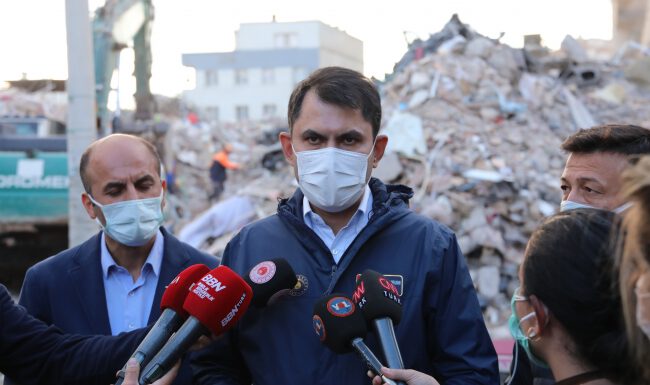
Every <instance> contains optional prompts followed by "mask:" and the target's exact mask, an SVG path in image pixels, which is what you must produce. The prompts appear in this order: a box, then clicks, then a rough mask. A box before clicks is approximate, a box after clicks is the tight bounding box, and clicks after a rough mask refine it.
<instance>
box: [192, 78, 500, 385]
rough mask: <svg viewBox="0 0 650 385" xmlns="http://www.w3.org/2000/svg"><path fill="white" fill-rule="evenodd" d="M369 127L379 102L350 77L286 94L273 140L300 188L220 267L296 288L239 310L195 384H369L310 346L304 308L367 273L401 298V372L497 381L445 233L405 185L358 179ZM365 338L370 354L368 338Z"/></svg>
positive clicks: (380, 140)
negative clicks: (260, 270) (283, 271)
mask: <svg viewBox="0 0 650 385" xmlns="http://www.w3.org/2000/svg"><path fill="white" fill-rule="evenodd" d="M380 121H381V104H380V100H379V94H378V92H377V90H376V88H375V87H374V85H373V84H372V83H371V82H370V80H368V79H367V78H365V77H364V76H363V75H361V74H360V73H358V72H355V71H352V70H348V69H343V68H338V67H329V68H324V69H320V70H318V71H316V72H314V73H313V74H311V75H310V76H309V77H308V78H307V79H306V80H304V81H302V82H301V83H299V84H298V86H297V87H296V89H295V90H294V91H293V94H292V95H291V100H290V103H289V127H290V132H289V133H286V132H285V133H282V134H280V141H281V143H282V148H283V151H284V155H285V157H286V159H287V161H288V162H289V163H290V164H291V165H292V166H293V168H294V171H295V175H296V179H297V180H298V184H299V186H300V188H299V189H298V190H296V192H295V194H294V195H293V197H291V198H290V199H285V200H282V201H281V202H280V204H279V206H278V213H277V214H276V215H273V216H270V217H268V218H265V219H263V220H261V221H258V222H256V223H253V224H252V225H249V226H246V227H245V228H244V229H243V230H242V231H241V232H240V233H239V234H238V235H237V236H236V237H235V238H233V239H232V240H231V241H230V243H229V244H228V246H227V247H226V250H225V252H224V259H223V264H225V265H228V266H230V267H231V268H233V269H234V270H235V271H237V272H238V273H239V274H248V272H249V271H250V269H251V267H253V266H255V265H256V264H258V263H260V262H262V261H264V260H268V259H270V258H278V257H282V258H285V259H287V260H288V261H289V263H290V264H291V266H292V267H293V269H294V270H295V271H296V273H297V275H298V278H299V281H300V285H299V286H298V287H296V288H295V289H294V290H293V291H292V292H291V293H290V295H287V296H285V297H282V298H280V299H278V300H277V302H275V303H273V304H272V305H270V306H267V307H266V308H263V309H249V310H248V313H247V314H246V315H245V316H244V317H243V319H242V320H241V321H240V324H239V326H238V327H237V328H236V329H235V330H234V331H232V332H230V333H228V334H227V335H226V336H225V337H224V338H221V339H220V340H218V341H217V342H216V343H215V344H214V345H213V346H212V347H211V349H209V350H206V351H204V352H202V353H201V354H200V355H198V356H197V357H196V359H195V360H194V362H195V365H194V367H193V368H194V369H195V382H197V383H199V384H206V385H207V384H210V385H216V384H250V383H251V382H252V383H255V384H256V385H265V384H313V383H322V384H334V383H344V384H367V383H369V379H368V378H367V377H366V374H365V369H364V366H363V364H362V363H361V361H360V360H359V359H358V358H357V357H355V356H354V355H351V354H346V355H336V354H335V353H333V352H332V351H330V350H328V349H327V348H326V347H324V346H323V345H321V343H320V342H319V340H318V338H317V336H316V334H315V333H314V331H313V328H312V311H313V306H314V303H315V302H316V301H317V300H318V299H319V298H321V297H322V296H324V295H327V294H330V293H333V292H340V293H345V294H347V295H351V293H352V291H353V290H354V287H355V278H356V276H357V274H359V273H361V272H363V271H364V270H366V269H373V270H376V271H379V272H380V273H382V274H385V275H387V276H389V277H390V279H391V280H392V281H394V282H395V283H396V285H397V286H398V288H399V290H400V291H401V293H402V295H403V297H402V303H403V314H402V319H401V321H400V323H399V325H397V327H396V330H395V331H396V335H397V341H398V343H399V345H400V348H401V352H402V357H403V360H404V365H405V366H406V367H409V368H413V369H416V370H420V371H423V372H426V373H429V374H431V375H433V376H435V377H436V378H437V379H438V380H440V382H442V383H445V384H452V385H453V384H498V381H499V377H498V368H497V359H496V354H495V351H494V348H493V346H492V343H491V341H490V338H489V336H488V333H487V330H486V328H485V324H484V322H483V318H482V316H481V312H480V309H479V305H478V301H477V298H476V293H475V292H474V287H473V285H472V281H471V279H470V276H469V273H468V270H467V267H466V265H465V261H464V257H463V255H462V253H461V252H460V250H459V248H458V244H457V242H456V237H455V236H454V234H453V233H452V232H451V231H450V230H449V229H447V228H446V227H444V226H442V225H440V224H439V223H437V222H435V221H432V220H431V219H428V218H425V217H422V216H420V215H417V214H415V213H413V212H412V211H410V210H409V208H408V200H409V198H410V197H411V196H412V191H411V189H409V188H407V187H404V186H386V185H384V184H383V183H382V182H381V181H379V180H377V179H370V175H371V171H372V168H374V167H376V166H377V164H378V162H379V161H380V160H381V158H382V156H383V153H384V149H385V148H386V144H387V142H388V138H387V137H386V136H384V135H378V131H379V127H380ZM368 182H369V183H368ZM251 274H252V273H251ZM262 278H263V277H262ZM251 279H260V277H253V276H251ZM366 341H367V343H368V345H369V346H370V347H371V349H372V350H374V351H375V352H378V351H379V350H378V344H377V340H376V337H375V336H374V335H373V334H372V333H371V334H370V335H369V336H368V338H367V339H366Z"/></svg>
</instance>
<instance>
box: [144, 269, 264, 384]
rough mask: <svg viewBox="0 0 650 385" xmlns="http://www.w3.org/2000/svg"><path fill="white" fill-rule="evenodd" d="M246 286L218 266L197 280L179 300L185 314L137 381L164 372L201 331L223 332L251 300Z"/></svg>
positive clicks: (156, 376) (151, 381)
mask: <svg viewBox="0 0 650 385" xmlns="http://www.w3.org/2000/svg"><path fill="white" fill-rule="evenodd" d="M251 297H252V290H251V288H250V286H248V284H247V283H246V282H245V281H244V280H243V279H242V278H241V277H240V276H239V275H237V273H235V272H234V271H232V270H230V268H228V267H226V266H219V267H217V268H216V269H213V270H211V271H210V272H209V273H207V274H205V275H204V276H203V278H201V279H200V280H199V281H197V282H196V283H195V284H194V285H193V286H192V288H191V289H190V292H189V294H188V296H187V298H186V299H185V302H184V303H183V309H185V310H186V311H187V312H188V313H189V314H190V316H189V318H188V319H187V321H185V323H183V325H182V326H181V327H180V329H178V331H177V332H176V334H174V335H173V336H172V337H171V338H170V339H169V341H168V342H167V343H166V344H165V346H163V347H162V349H161V350H160V351H159V352H158V354H156V356H155V357H154V358H153V359H152V360H151V362H149V364H148V365H147V366H146V367H145V368H144V369H143V370H142V372H141V375H140V381H139V382H140V385H146V384H151V383H153V382H154V381H156V380H158V379H159V378H160V377H162V376H163V375H165V373H167V372H168V371H169V370H170V369H171V368H172V367H173V366H174V364H175V363H176V361H178V360H179V359H180V358H181V356H182V355H183V354H184V353H185V352H186V351H187V350H188V349H189V348H190V346H192V344H194V342H195V341H196V340H197V339H198V338H199V337H200V336H201V335H203V334H208V333H209V332H212V334H214V335H220V334H223V333H224V332H225V331H226V330H228V329H230V328H231V327H232V326H234V324H235V323H236V322H237V321H238V320H239V319H240V318H241V316H242V315H243V314H244V313H245V312H246V310H247V309H248V305H249V304H250V302H251Z"/></svg>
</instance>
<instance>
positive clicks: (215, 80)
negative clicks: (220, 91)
mask: <svg viewBox="0 0 650 385" xmlns="http://www.w3.org/2000/svg"><path fill="white" fill-rule="evenodd" d="M217 84H219V76H218V73H217V71H216V70H207V71H205V85H206V86H207V87H213V86H216V85H217Z"/></svg>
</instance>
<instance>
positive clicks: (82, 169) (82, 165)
mask: <svg viewBox="0 0 650 385" xmlns="http://www.w3.org/2000/svg"><path fill="white" fill-rule="evenodd" d="M114 135H119V136H126V137H130V138H133V139H136V140H137V141H139V142H140V143H142V144H143V145H144V146H145V147H146V148H147V150H149V153H151V155H152V156H153V157H154V158H155V159H156V172H157V173H158V176H161V175H160V165H161V164H162V162H161V160H160V155H158V150H156V147H155V146H154V145H153V144H151V143H149V142H148V141H147V140H145V139H143V138H141V137H139V136H135V135H127V134H114ZM106 138H108V137H105V138H102V139H99V140H97V141H95V142H93V143H91V144H90V146H88V148H86V150H85V151H84V152H83V154H82V155H81V159H80V160H79V177H80V178H81V184H83V186H84V190H86V192H87V193H88V194H91V191H90V188H91V183H90V181H89V180H88V174H86V169H87V168H88V163H89V162H90V155H91V153H92V150H93V148H94V147H95V146H96V145H97V144H98V143H101V142H102V141H103V140H105V139H106Z"/></svg>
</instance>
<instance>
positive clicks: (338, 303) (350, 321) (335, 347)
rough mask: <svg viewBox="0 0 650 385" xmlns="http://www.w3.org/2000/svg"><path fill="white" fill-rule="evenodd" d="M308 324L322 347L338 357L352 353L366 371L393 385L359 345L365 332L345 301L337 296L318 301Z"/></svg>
mask: <svg viewBox="0 0 650 385" xmlns="http://www.w3.org/2000/svg"><path fill="white" fill-rule="evenodd" d="M312 322H313V326H314V331H315V332H316V334H317V335H318V337H319V338H320V341H321V342H322V343H323V344H324V345H325V346H327V347H328V348H330V349H331V350H332V351H334V352H335V353H338V354H344V353H348V352H350V351H352V350H355V351H356V352H357V354H358V355H359V357H360V358H361V360H362V361H363V362H364V363H365V364H366V365H367V366H368V368H369V369H370V370H372V371H373V372H375V373H376V374H377V375H379V376H381V377H380V378H381V379H382V380H383V381H384V382H385V383H386V384H389V385H395V382H394V381H393V380H391V379H389V378H386V377H384V376H383V375H382V374H381V367H382V364H381V362H379V360H378V359H377V357H376V356H375V355H374V354H373V353H372V351H371V350H370V349H369V348H368V347H367V346H366V344H365V343H364V342H363V337H365V336H366V333H367V332H368V331H367V328H366V321H365V319H364V318H363V316H362V315H361V314H360V313H359V312H358V311H357V309H356V307H355V305H354V303H352V301H351V300H350V299H349V298H347V297H345V296H343V295H341V294H331V295H328V296H326V297H323V298H321V299H320V300H319V301H318V302H316V304H315V305H314V316H313V318H312Z"/></svg>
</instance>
